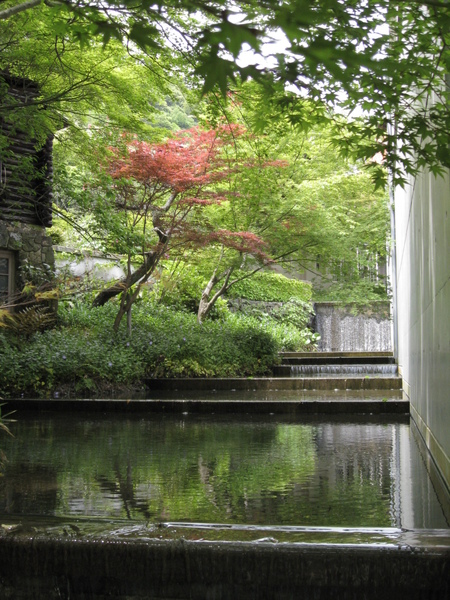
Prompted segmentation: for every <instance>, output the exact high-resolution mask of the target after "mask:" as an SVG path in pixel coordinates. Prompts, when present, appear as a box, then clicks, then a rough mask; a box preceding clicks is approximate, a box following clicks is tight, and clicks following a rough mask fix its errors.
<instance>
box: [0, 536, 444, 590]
mask: <svg viewBox="0 0 450 600" xmlns="http://www.w3.org/2000/svg"><path fill="white" fill-rule="evenodd" d="M410 533H411V532H410ZM413 533H414V532H413ZM420 535H421V534H420V533H416V540H417V539H418V537H419V538H420ZM449 574H450V548H449V546H448V545H447V546H445V545H442V544H440V541H439V539H437V540H436V542H435V543H434V544H433V543H432V542H430V541H427V542H426V543H425V544H423V545H421V544H420V543H418V544H415V545H414V544H412V545H411V544H409V543H404V544H399V543H394V544H384V545H383V544H381V545H376V544H356V545H352V544H291V543H273V542H270V541H263V540H261V541H260V542H259V543H255V542H252V543H249V542H225V541H222V542H209V541H186V540H184V539H181V538H180V539H177V540H170V541H165V540H154V539H151V540H145V541H144V540H138V541H136V540H114V539H107V538H102V537H98V538H90V539H88V540H86V539H76V538H74V539H73V538H72V539H70V538H69V539H68V538H61V537H59V538H58V537H56V538H48V537H47V538H46V537H43V536H39V535H24V536H5V535H2V536H1V537H0V594H1V597H2V598H4V599H8V598H14V599H15V600H18V599H21V598H44V597H45V598H46V599H48V600H53V599H54V598H55V599H56V598H71V599H81V598H83V599H86V598H91V599H96V598H98V599H103V598H106V597H109V596H114V597H116V598H123V599H128V598H133V599H134V598H170V599H182V598H184V599H185V598H205V599H213V600H232V599H233V600H235V599H236V598H239V599H240V600H246V599H255V600H256V599H258V600H259V599H265V598H267V599H268V598H277V600H287V599H292V598H297V597H301V598H306V599H308V598H314V599H322V598H324V599H325V598H326V599H329V598H333V599H345V600H347V599H350V598H352V599H353V598H355V599H356V598H358V600H360V599H372V598H373V599H375V598H376V599H377V600H379V598H383V599H384V600H386V599H387V600H390V599H393V600H394V599H395V600H398V599H399V598H408V600H416V599H417V600H419V599H420V600H421V599H427V600H430V599H434V598H435V599H436V600H437V599H439V600H442V599H443V598H447V597H449V593H450V576H449ZM299 594H300V595H301V596H299Z"/></svg>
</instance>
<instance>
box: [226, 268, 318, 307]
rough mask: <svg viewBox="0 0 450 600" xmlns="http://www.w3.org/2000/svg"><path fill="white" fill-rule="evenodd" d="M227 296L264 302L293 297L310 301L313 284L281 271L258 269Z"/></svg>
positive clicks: (287, 299)
mask: <svg viewBox="0 0 450 600" xmlns="http://www.w3.org/2000/svg"><path fill="white" fill-rule="evenodd" d="M227 296H228V297H229V298H246V299H247V300H259V301H262V302H287V301H289V300H291V299H295V300H299V301H302V302H309V301H310V300H311V285H310V284H309V283H307V282H305V281H300V280H298V279H288V278H287V277H285V276H284V275H280V274H279V273H272V272H270V271H258V272H257V273H255V274H254V275H252V276H251V277H248V278H247V279H243V280H242V281H239V282H238V283H236V284H234V285H233V287H232V288H230V290H229V292H228V293H227Z"/></svg>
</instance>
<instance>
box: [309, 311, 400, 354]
mask: <svg viewBox="0 0 450 600" xmlns="http://www.w3.org/2000/svg"><path fill="white" fill-rule="evenodd" d="M314 310H315V312H316V317H315V329H316V331H317V333H318V334H319V335H320V337H321V339H320V342H319V351H321V352H380V351H381V352H383V351H391V350H392V341H391V321H390V318H389V305H388V304H387V303H383V302H381V303H376V304H374V305H373V306H371V307H370V308H369V309H367V310H366V311H365V312H360V313H355V312H354V311H352V307H351V306H340V305H338V304H335V303H333V302H317V303H316V304H315V305H314Z"/></svg>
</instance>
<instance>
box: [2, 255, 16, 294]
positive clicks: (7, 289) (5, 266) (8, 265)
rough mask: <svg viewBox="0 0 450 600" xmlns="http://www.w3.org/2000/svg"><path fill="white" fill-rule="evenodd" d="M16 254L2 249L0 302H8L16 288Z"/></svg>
mask: <svg viewBox="0 0 450 600" xmlns="http://www.w3.org/2000/svg"><path fill="white" fill-rule="evenodd" d="M13 267H14V255H13V253H12V252H8V251H7V250H0V304H6V303H7V302H8V301H9V299H10V297H11V296H12V294H13V290H14V281H13V274H14V268H13Z"/></svg>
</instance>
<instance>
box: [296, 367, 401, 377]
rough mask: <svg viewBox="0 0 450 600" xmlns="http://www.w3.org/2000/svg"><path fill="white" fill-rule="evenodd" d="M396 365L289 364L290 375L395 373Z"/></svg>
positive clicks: (333, 375)
mask: <svg viewBox="0 0 450 600" xmlns="http://www.w3.org/2000/svg"><path fill="white" fill-rule="evenodd" d="M397 372H398V370H397V365H391V364H387V365H386V364H384V365H383V364H382V365H377V364H375V365H373V364H361V365H329V364H328V365H327V364H325V365H323V364H322V365H320V364H319V365H291V375H292V377H319V376H322V377H327V376H330V377H336V376H339V375H352V376H355V377H358V376H365V375H397Z"/></svg>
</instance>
